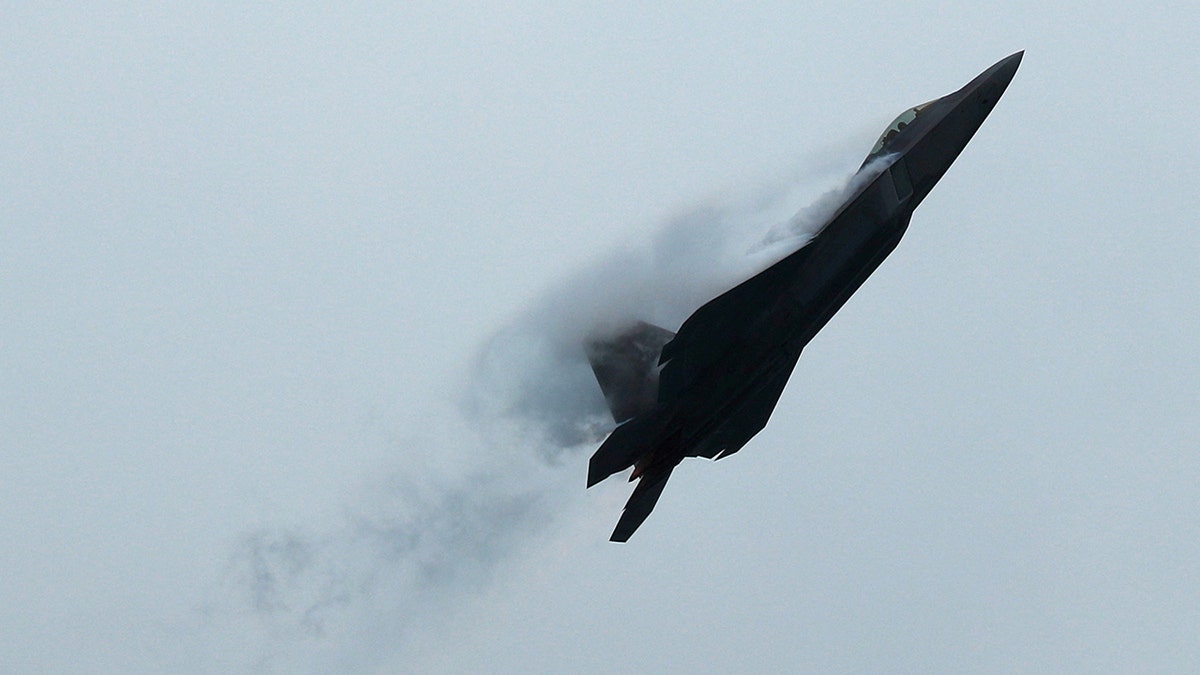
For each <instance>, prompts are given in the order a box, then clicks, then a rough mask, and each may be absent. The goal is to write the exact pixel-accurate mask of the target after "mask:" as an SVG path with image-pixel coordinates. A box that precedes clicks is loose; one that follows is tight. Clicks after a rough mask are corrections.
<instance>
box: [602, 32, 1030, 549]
mask: <svg viewBox="0 0 1200 675" xmlns="http://www.w3.org/2000/svg"><path fill="white" fill-rule="evenodd" d="M1022 54H1024V52H1017V53H1016V54H1013V55H1012V56H1009V57H1008V58H1006V59H1004V60H1002V61H1000V62H999V63H997V64H996V65H994V66H992V67H991V68H988V69H987V70H985V71H983V73H982V74H980V75H979V76H978V77H976V78H975V79H974V80H971V82H970V83H968V84H967V85H966V86H965V87H963V88H962V89H959V90H958V91H956V92H954V93H953V94H950V95H948V96H944V97H942V98H939V99H936V100H934V101H930V102H928V103H925V104H922V105H919V106H917V107H915V108H912V109H909V110H906V111H905V112H904V113H903V114H901V115H900V116H899V117H897V118H896V120H895V121H894V122H892V124H891V125H890V126H888V128H887V129H886V130H885V131H884V132H883V135H882V136H880V137H879V141H878V142H877V143H876V144H875V147H873V148H872V149H871V152H870V154H869V155H868V156H867V159H866V160H865V161H864V162H863V165H862V167H860V168H859V171H860V172H862V171H864V170H866V171H869V172H871V174H874V177H873V178H872V179H870V180H867V181H863V184H862V185H861V186H860V187H859V188H858V189H857V190H856V191H855V192H854V193H853V194H852V195H851V196H850V198H849V199H847V200H846V202H845V203H844V204H842V206H841V207H839V208H838V210H837V211H836V212H835V214H834V216H833V217H832V218H831V219H830V220H829V222H828V223H827V224H826V225H825V226H824V227H823V228H822V229H821V231H820V232H819V233H818V234H817V235H816V236H815V237H814V238H813V239H812V240H811V241H810V242H808V243H807V244H806V245H805V246H803V247H802V248H800V249H799V250H797V251H795V252H794V253H792V254H790V255H788V256H787V257H785V258H784V259H783V260H780V261H779V262H777V263H775V264H774V265H772V266H771V267H768V268H767V269H765V270H763V271H762V272H760V273H758V274H757V275H755V276H753V277H751V278H750V279H747V280H746V281H744V282H742V283H741V284H739V285H738V286H736V287H734V288H733V289H731V290H729V291H727V292H726V293H724V294H723V295H720V296H718V297H716V298H714V299H713V300H711V301H709V302H708V303H707V304H705V305H704V306H703V307H701V308H700V309H698V310H696V311H695V313H693V314H692V315H691V316H690V317H688V318H687V320H686V321H684V322H683V325H682V326H681V327H680V329H679V332H678V333H671V332H670V331H668V330H666V329H663V328H658V327H656V326H651V325H650V324H647V323H638V324H636V325H634V326H632V327H629V328H627V329H626V330H624V331H623V332H621V333H620V334H618V335H616V336H612V337H608V338H605V339H597V340H593V341H591V342H589V343H588V344H587V345H586V349H587V355H588V361H589V362H590V363H591V365H592V370H593V371H594V372H595V374H596V379H597V380H598V381H599V383H600V388H601V390H602V391H603V392H604V397H605V399H606V400H607V402H608V405H609V408H610V410H611V411H612V414H613V419H614V420H616V422H617V424H618V426H617V428H616V429H614V430H613V432H612V434H610V435H609V437H608V439H607V440H605V441H604V443H603V445H601V446H600V449H599V450H597V451H596V453H595V454H594V455H592V459H591V462H590V463H589V465H588V487H591V486H593V485H595V484H596V483H598V482H600V481H602V480H604V479H605V478H608V477H609V476H611V475H612V474H614V473H616V472H618V471H622V470H624V469H626V468H628V467H630V466H633V467H634V469H633V473H632V475H631V476H630V477H629V480H630V481H633V480H635V479H637V478H640V479H641V481H640V482H639V483H638V485H637V487H636V488H635V489H634V491H633V495H632V496H631V497H630V498H629V502H628V503H627V504H626V505H625V511H624V513H622V515H621V519H620V521H619V522H618V523H617V527H616V529H615V530H614V531H613V533H612V537H611V538H612V541H628V540H629V537H630V535H632V534H633V532H634V530H636V529H637V528H638V527H639V526H640V525H641V524H642V522H643V521H645V520H646V517H647V516H649V515H650V511H651V510H652V509H653V508H654V504H655V503H656V502H657V501H658V497H659V495H661V494H662V491H663V487H664V486H666V484H667V479H668V478H670V476H671V471H672V470H674V468H675V466H676V465H677V464H679V463H680V462H681V461H683V459H684V458H685V457H707V458H709V459H720V458H722V457H727V456H729V455H731V454H733V453H735V452H737V451H738V450H740V449H741V448H742V446H744V445H745V444H746V443H747V442H748V441H749V440H750V439H751V438H753V437H754V435H755V434H757V433H758V432H759V431H761V430H762V429H763V427H764V426H766V424H767V420H768V419H769V418H770V417H771V412H772V411H773V410H774V409H775V404H776V402H777V401H778V400H779V397H780V395H781V394H782V393H783V388H784V386H785V385H786V384H787V381H788V378H789V377H790V376H791V374H792V369H793V368H794V367H795V366H796V361H797V360H798V359H799V358H800V352H801V350H803V349H804V346H805V345H807V344H808V342H809V340H812V338H813V336H815V335H816V334H817V331H819V330H821V328H822V327H824V326H825V324H826V323H827V322H828V321H829V319H830V318H831V317H832V316H833V315H834V313H835V312H837V311H838V309H840V308H841V307H842V305H843V304H845V302H846V300H847V299H848V298H849V297H850V295H851V294H853V293H854V291H856V290H858V287H859V286H861V285H862V283H863V282H864V281H865V280H866V278H867V277H868V276H870V275H871V273H872V272H874V271H875V268H877V267H878V266H879V264H880V263H881V262H883V259H884V258H886V257H887V256H888V254H889V253H891V252H892V250H893V249H894V248H895V247H896V244H898V243H899V242H900V237H901V236H902V235H903V234H904V231H905V229H906V228H907V227H908V222H909V219H910V218H911V217H912V212H913V209H915V208H917V205H918V204H920V203H921V200H923V199H924V198H925V195H927V194H929V191H930V190H932V189H933V186H934V184H936V183H937V182H938V180H939V179H940V178H941V177H942V175H943V174H945V173H946V170H947V169H948V168H950V164H951V163H952V162H953V161H954V160H955V158H956V157H958V154H959V153H960V152H962V149H963V147H964V146H966V144H967V142H968V141H970V140H971V137H972V136H973V135H974V134H975V131H976V130H977V129H979V126H980V125H981V124H982V123H983V120H984V118H986V117H987V116H988V113H990V112H991V111H992V107H993V106H995V105H996V101H997V99H999V98H1000V95H1001V94H1003V93H1004V90H1005V88H1006V87H1008V83H1009V81H1011V80H1012V78H1013V75H1014V74H1015V73H1016V71H1017V66H1018V65H1019V64H1020V63H1021V56H1022Z"/></svg>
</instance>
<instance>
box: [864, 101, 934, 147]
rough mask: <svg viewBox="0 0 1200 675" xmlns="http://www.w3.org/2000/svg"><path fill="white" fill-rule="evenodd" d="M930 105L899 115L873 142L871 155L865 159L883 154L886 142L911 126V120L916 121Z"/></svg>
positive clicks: (924, 104) (917, 107)
mask: <svg viewBox="0 0 1200 675" xmlns="http://www.w3.org/2000/svg"><path fill="white" fill-rule="evenodd" d="M935 100H936V99H935ZM930 103H933V101H928V102H926V103H922V104H921V105H919V106H916V107H915V108H909V109H908V110H905V111H904V112H902V113H900V116H899V117H897V118H896V119H894V120H892V123H891V124H890V125H888V128H887V129H885V130H884V132H883V133H882V134H881V135H880V136H879V140H878V141H875V147H873V148H871V154H869V155H867V158H868V159H871V158H873V157H875V156H876V155H878V154H880V153H881V152H883V146H885V145H887V144H888V141H890V140H892V139H893V138H895V137H896V136H897V135H898V134H899V133H900V132H901V131H902V130H903V129H904V128H905V127H907V126H908V125H910V124H912V123H913V120H915V119H917V117H918V116H919V115H920V114H921V112H922V111H924V110H925V109H926V108H928V107H929V104H930Z"/></svg>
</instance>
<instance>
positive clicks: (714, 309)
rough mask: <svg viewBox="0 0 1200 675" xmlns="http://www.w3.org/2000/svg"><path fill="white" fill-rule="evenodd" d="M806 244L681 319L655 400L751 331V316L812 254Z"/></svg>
mask: <svg viewBox="0 0 1200 675" xmlns="http://www.w3.org/2000/svg"><path fill="white" fill-rule="evenodd" d="M810 250H811V249H810V247H808V246H805V247H804V248H801V249H800V250H798V251H796V252H795V253H792V254H791V255H789V256H787V257H786V258H784V259H783V260H780V261H779V262H777V263H775V264H774V265H771V266H770V267H768V268H767V269H765V270H763V271H761V272H759V273H758V274H756V275H754V276H752V277H750V278H749V279H747V280H745V281H743V282H742V283H740V284H738V285H737V286H734V287H733V288H731V289H729V290H728V291H726V292H725V293H723V294H721V295H718V296H717V297H716V298H713V299H712V300H710V301H708V302H707V303H706V304H705V305H704V306H702V307H701V308H700V309H698V310H696V311H695V312H694V313H692V315H691V316H689V317H688V318H687V320H686V321H684V322H683V326H681V327H680V328H679V332H678V333H676V334H675V337H674V339H672V340H671V341H670V342H668V343H667V344H666V345H665V346H663V348H662V355H661V356H660V357H659V363H660V364H665V365H663V369H662V371H661V372H660V373H659V383H658V401H659V403H664V402H667V401H670V400H672V399H674V398H675V397H676V396H678V395H679V393H680V392H681V391H683V390H684V389H686V388H687V387H688V385H690V384H691V383H692V382H693V381H695V379H696V378H697V377H698V376H699V375H700V373H702V372H704V371H705V370H706V369H707V368H709V367H710V366H712V365H713V364H714V363H715V362H716V361H717V360H719V359H720V358H721V356H722V355H723V354H724V353H725V352H727V351H728V350H730V349H737V348H738V346H739V344H741V343H742V342H744V341H745V340H747V339H750V338H751V337H752V335H749V333H750V332H751V331H752V329H753V326H752V325H751V318H752V317H753V316H755V315H757V313H758V312H759V311H761V309H762V307H763V306H764V305H767V304H770V303H771V302H772V301H774V300H775V299H776V298H777V297H778V296H779V294H780V293H783V292H785V290H784V289H785V288H786V286H785V284H784V282H785V280H787V279H788V277H789V276H790V275H791V274H792V270H794V269H796V268H797V267H799V266H801V265H802V264H803V262H804V260H805V259H806V258H807V257H808V255H809V253H810Z"/></svg>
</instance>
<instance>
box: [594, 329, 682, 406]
mask: <svg viewBox="0 0 1200 675" xmlns="http://www.w3.org/2000/svg"><path fill="white" fill-rule="evenodd" d="M674 337H675V334H674V333H672V332H671V331H669V330H667V329H665V328H659V327H658V326H652V325H650V324H648V323H645V322H642V321H639V322H637V323H636V324H634V325H633V326H631V327H630V328H628V329H626V330H624V331H622V332H620V333H617V334H616V335H614V336H612V337H606V338H602V339H595V340H590V341H589V342H588V343H587V344H586V345H585V349H586V351H587V357H588V362H589V363H591V364H592V372H593V373H595V374H596V381H597V382H599V383H600V390H601V391H603V392H604V399H605V400H606V401H608V409H609V410H611V411H612V416H613V420H615V421H616V422H617V423H618V424H620V423H621V422H624V421H625V420H627V419H630V418H632V417H635V416H637V415H641V414H643V413H646V412H648V411H649V410H650V409H651V408H653V407H654V404H655V403H657V402H658V368H657V365H658V356H659V354H661V353H662V348H663V345H665V344H667V343H668V342H670V341H671V339H672V338H674Z"/></svg>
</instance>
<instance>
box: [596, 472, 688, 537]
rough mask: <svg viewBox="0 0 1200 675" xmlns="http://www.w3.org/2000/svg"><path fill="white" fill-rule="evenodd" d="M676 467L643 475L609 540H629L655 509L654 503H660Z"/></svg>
mask: <svg viewBox="0 0 1200 675" xmlns="http://www.w3.org/2000/svg"><path fill="white" fill-rule="evenodd" d="M674 468H675V467H671V468H669V469H667V470H665V471H663V472H661V473H656V474H651V475H643V476H642V479H641V480H640V481H638V485H637V487H636V488H634V490H633V494H632V495H630V497H629V501H628V502H626V503H625V511H624V512H622V513H621V519H620V520H618V521H617V528H616V529H615V530H613V533H612V536H611V537H609V541H619V542H626V541H629V537H630V536H632V535H633V533H634V531H636V530H637V529H638V528H639V527H641V525H642V523H643V522H645V521H646V517H647V516H649V515H650V512H651V511H653V510H654V505H655V504H657V503H658V498H659V496H661V495H662V491H663V488H665V487H666V486H667V479H668V478H670V477H671V471H672V470H673V469H674Z"/></svg>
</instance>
